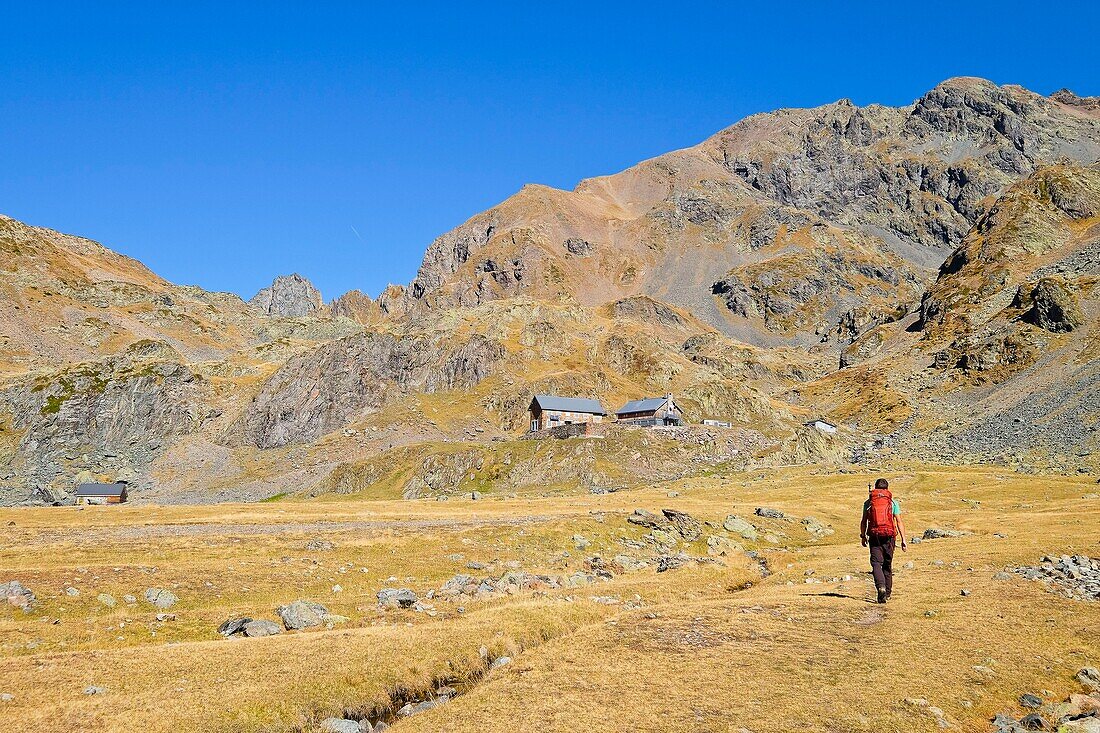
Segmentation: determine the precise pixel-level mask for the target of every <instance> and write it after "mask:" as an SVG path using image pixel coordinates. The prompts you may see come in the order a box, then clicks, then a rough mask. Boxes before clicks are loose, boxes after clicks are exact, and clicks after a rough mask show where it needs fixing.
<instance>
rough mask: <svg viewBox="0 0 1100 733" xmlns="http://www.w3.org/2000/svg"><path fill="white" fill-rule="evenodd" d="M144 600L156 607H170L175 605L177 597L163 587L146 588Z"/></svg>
mask: <svg viewBox="0 0 1100 733" xmlns="http://www.w3.org/2000/svg"><path fill="white" fill-rule="evenodd" d="M145 600H146V601H148V602H149V603H151V604H153V605H154V606H156V607H157V608H161V609H164V608H171V607H172V606H174V605H176V603H177V602H178V601H179V598H178V597H177V596H176V594H175V593H173V592H172V591H170V590H165V589H164V588H148V589H146V591H145Z"/></svg>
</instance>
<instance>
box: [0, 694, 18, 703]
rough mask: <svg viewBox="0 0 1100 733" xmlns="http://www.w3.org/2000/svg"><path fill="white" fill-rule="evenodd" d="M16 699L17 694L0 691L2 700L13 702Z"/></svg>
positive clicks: (0, 699) (0, 700)
mask: <svg viewBox="0 0 1100 733" xmlns="http://www.w3.org/2000/svg"><path fill="white" fill-rule="evenodd" d="M14 699H15V695H13V694H11V693H10V692H0V702H11V701H12V700H14Z"/></svg>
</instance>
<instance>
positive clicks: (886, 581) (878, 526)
mask: <svg viewBox="0 0 1100 733" xmlns="http://www.w3.org/2000/svg"><path fill="white" fill-rule="evenodd" d="M867 493H868V494H869V496H868V497H867V501H865V502H864V503H863V519H861V520H860V522H859V540H860V544H862V545H863V546H864V547H867V546H868V545H870V547H871V574H872V575H874V576H875V589H876V590H877V591H878V602H879V603H886V601H888V600H889V599H890V594H891V593H892V592H893V590H894V572H893V567H892V565H893V562H894V543H895V540H896V538H897V537H901V549H902V552H904V551H906V549H908V545H907V544H906V542H905V527H904V526H903V525H902V523H901V505H899V504H898V500H897V499H895V498H894V496H893V494H891V493H890V482H889V481H887V480H886V479H884V478H880V479H878V480H877V481H875V485H874V487H872V486H871V485H870V484H868V486H867Z"/></svg>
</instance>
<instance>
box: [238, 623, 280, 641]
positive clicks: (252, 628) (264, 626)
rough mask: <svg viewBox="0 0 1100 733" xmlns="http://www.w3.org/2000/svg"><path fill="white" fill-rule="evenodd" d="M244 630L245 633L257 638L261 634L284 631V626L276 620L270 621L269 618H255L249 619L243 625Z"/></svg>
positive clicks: (266, 634)
mask: <svg viewBox="0 0 1100 733" xmlns="http://www.w3.org/2000/svg"><path fill="white" fill-rule="evenodd" d="M241 630H242V631H244V635H245V636H248V637H250V638H256V637H259V636H275V635H276V634H281V633H283V629H282V627H280V626H279V624H277V623H275V622H274V621H268V620H267V619H262V618H261V619H255V620H252V621H249V622H248V623H246V624H245V625H244V626H242V627H241Z"/></svg>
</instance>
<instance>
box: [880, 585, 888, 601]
mask: <svg viewBox="0 0 1100 733" xmlns="http://www.w3.org/2000/svg"><path fill="white" fill-rule="evenodd" d="M889 597H890V596H889V594H888V593H887V592H886V589H885V588H879V589H878V602H879V603H886V599H887V598H889Z"/></svg>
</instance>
